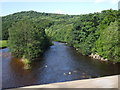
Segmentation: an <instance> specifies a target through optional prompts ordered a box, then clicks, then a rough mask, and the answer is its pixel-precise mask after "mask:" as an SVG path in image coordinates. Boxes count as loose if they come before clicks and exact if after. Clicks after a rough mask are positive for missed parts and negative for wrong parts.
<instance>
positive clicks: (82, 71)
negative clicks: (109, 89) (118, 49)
mask: <svg viewBox="0 0 120 90" xmlns="http://www.w3.org/2000/svg"><path fill="white" fill-rule="evenodd" d="M2 51H3V54H2V56H1V57H2V79H3V81H2V84H3V88H13V87H21V86H26V85H36V84H47V83H55V82H64V81H70V80H80V79H87V78H95V77H101V76H108V75H116V74H120V71H119V70H118V67H119V66H120V65H119V64H111V63H108V62H102V61H98V60H94V59H91V58H89V57H86V56H82V55H81V54H80V53H77V51H76V50H75V49H74V48H71V47H68V46H65V44H63V43H59V42H54V45H53V46H51V47H50V49H49V50H48V51H46V52H45V54H44V56H43V58H40V60H39V62H34V63H33V64H32V69H31V70H24V69H23V64H22V63H21V62H20V60H18V59H15V58H12V57H11V55H10V53H9V52H8V49H7V48H6V49H2Z"/></svg>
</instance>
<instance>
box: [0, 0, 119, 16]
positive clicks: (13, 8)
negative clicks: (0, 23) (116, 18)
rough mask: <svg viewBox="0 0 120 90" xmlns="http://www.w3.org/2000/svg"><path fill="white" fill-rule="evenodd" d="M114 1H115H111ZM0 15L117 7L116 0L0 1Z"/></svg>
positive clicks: (97, 10) (96, 9)
mask: <svg viewBox="0 0 120 90" xmlns="http://www.w3.org/2000/svg"><path fill="white" fill-rule="evenodd" d="M113 1H115V2H113ZM1 5H2V12H1V16H5V15H8V14H12V13H15V12H20V11H29V10H34V11H38V12H47V13H61V14H70V15H79V14H87V13H93V12H100V11H102V10H107V9H111V8H112V9H115V10H117V9H118V5H117V1H116V0H111V2H110V0H109V2H108V1H105V0H96V1H93V2H92V1H91V2H87V1H82V2H73V1H72V2H1Z"/></svg>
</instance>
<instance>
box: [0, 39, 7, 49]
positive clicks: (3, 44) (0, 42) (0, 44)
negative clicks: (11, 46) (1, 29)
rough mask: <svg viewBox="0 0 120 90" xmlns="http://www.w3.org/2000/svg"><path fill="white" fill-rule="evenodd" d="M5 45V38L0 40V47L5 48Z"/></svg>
mask: <svg viewBox="0 0 120 90" xmlns="http://www.w3.org/2000/svg"><path fill="white" fill-rule="evenodd" d="M6 47H7V40H1V41H0V48H6Z"/></svg>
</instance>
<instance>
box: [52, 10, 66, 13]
mask: <svg viewBox="0 0 120 90" xmlns="http://www.w3.org/2000/svg"><path fill="white" fill-rule="evenodd" d="M54 13H57V14H64V12H63V11H62V10H55V11H54Z"/></svg>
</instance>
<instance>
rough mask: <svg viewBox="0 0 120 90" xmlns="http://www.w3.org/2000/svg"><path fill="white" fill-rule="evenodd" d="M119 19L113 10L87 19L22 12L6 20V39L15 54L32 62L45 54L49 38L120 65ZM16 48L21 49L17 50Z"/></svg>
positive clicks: (4, 19) (4, 27) (116, 12)
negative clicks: (41, 54)
mask: <svg viewBox="0 0 120 90" xmlns="http://www.w3.org/2000/svg"><path fill="white" fill-rule="evenodd" d="M118 16H119V14H118V11H117V10H112V9H110V10H104V11H102V12H100V13H90V14H84V15H64V14H52V13H39V12H35V11H24V12H18V13H14V14H11V15H8V16H4V17H3V19H2V20H3V23H2V24H3V32H2V35H3V38H2V39H3V40H7V39H8V38H9V47H10V48H11V50H12V51H11V52H15V53H17V55H18V56H20V57H23V56H24V57H27V58H28V59H33V58H35V57H37V56H38V53H43V52H44V49H45V47H48V46H49V44H47V43H49V41H50V40H48V38H49V39H51V40H54V41H61V42H66V43H68V45H70V46H72V47H75V48H76V49H77V50H78V51H79V52H80V53H82V54H83V55H88V56H89V55H91V54H92V55H94V54H95V55H96V54H97V55H99V56H100V57H102V58H103V59H105V60H110V61H112V62H120V53H119V51H120V48H119V44H120V41H119V40H118V39H119V38H118V34H119V30H118V24H119V21H118ZM15 33H16V34H15ZM46 34H47V36H46ZM25 36H26V37H27V39H25V38H26V37H25ZM14 37H15V40H14ZM28 38H29V39H28ZM19 39H20V40H19ZM13 41H15V42H13ZM34 41H35V42H34ZM16 42H17V43H16ZM26 42H28V43H27V44H26ZM20 45H21V46H20ZM46 45H47V46H46ZM17 46H19V47H22V46H23V47H22V49H20V48H19V47H17ZM15 47H17V48H18V49H15V50H14V48H15ZM31 47H32V48H31ZM17 50H18V51H17ZM34 50H35V51H34ZM28 51H29V54H28V53H27V52H28ZM18 52H21V53H23V52H24V53H23V54H22V55H21V54H20V53H18ZM19 54H20V55H19ZM34 54H35V55H34ZM31 55H32V56H31ZM36 55H37V56H36ZM39 55H40V54H39Z"/></svg>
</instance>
